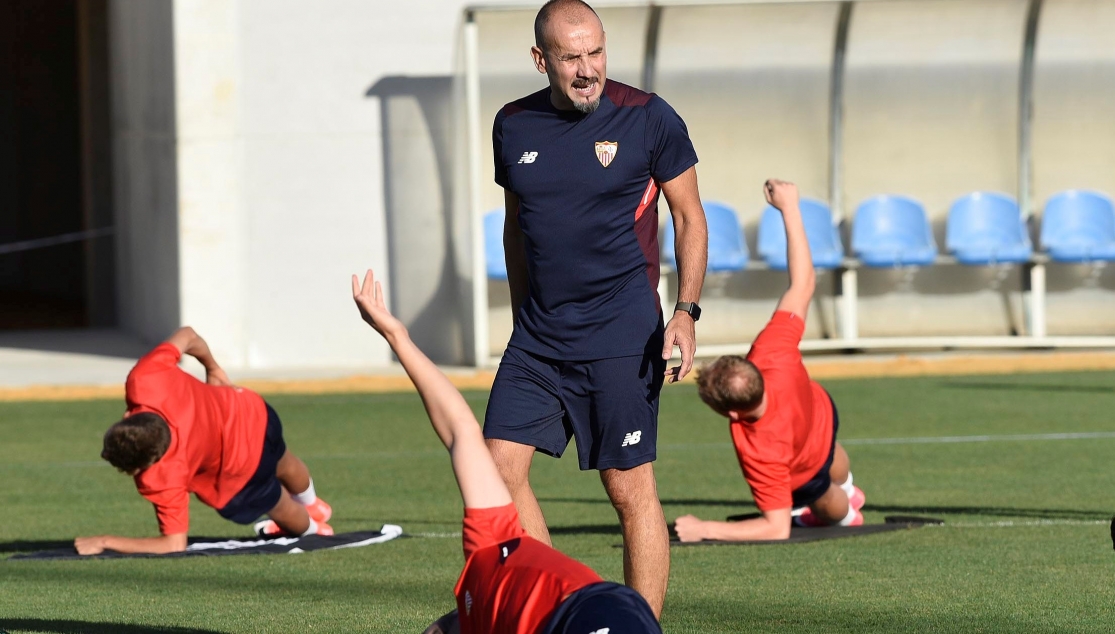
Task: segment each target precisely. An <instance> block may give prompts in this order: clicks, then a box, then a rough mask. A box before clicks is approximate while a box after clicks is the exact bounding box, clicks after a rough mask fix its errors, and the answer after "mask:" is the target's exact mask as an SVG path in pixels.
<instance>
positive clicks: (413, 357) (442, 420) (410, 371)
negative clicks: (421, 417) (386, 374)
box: [386, 331, 477, 447]
mask: <svg viewBox="0 0 1115 634" xmlns="http://www.w3.org/2000/svg"><path fill="white" fill-rule="evenodd" d="M386 339H387V343H388V344H389V345H390V346H391V349H392V350H394V352H395V355H396V356H397V357H398V358H399V363H400V364H402V366H403V369H404V370H406V373H407V375H408V376H409V377H410V380H411V382H413V383H414V387H416V388H417V389H418V394H419V396H421V397H422V403H423V404H424V405H425V406H426V413H427V414H428V415H429V417H430V422H431V423H432V424H433V427H434V431H436V432H437V435H438V437H439V438H441V441H442V443H443V444H445V446H446V447H452V445H453V441H454V438H455V436H456V435H457V431H458V428H460V427H461V426H463V425H469V426H471V427H474V428H475V427H477V422H476V417H475V415H474V414H473V413H472V409H471V408H470V407H469V406H468V403H467V402H466V401H465V399H464V397H463V396H461V393H460V392H458V391H457V388H456V387H454V386H453V384H452V383H450V382H449V378H448V377H446V376H445V374H444V373H443V372H442V371H441V370H440V369H439V368H438V367H437V366H436V365H434V362H433V361H430V359H429V357H427V356H426V355H425V354H424V353H423V352H422V351H421V350H420V349H419V348H418V346H417V345H415V343H414V342H413V341H412V340H411V339H410V335H409V334H408V333H406V332H405V331H404V332H401V333H391V334H389V335H387V336H386Z"/></svg>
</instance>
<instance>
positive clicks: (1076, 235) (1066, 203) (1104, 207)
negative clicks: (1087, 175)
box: [1041, 189, 1115, 262]
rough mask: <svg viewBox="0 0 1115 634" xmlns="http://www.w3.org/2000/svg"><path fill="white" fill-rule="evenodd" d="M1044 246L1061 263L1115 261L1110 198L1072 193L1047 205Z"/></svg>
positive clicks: (1114, 223) (1114, 213)
mask: <svg viewBox="0 0 1115 634" xmlns="http://www.w3.org/2000/svg"><path fill="white" fill-rule="evenodd" d="M1041 245H1042V247H1043V248H1045V250H1046V251H1048V252H1049V257H1051V258H1053V259H1054V260H1057V261H1058V262H1094V261H1098V260H1115V206H1113V205H1112V204H1111V199H1110V198H1108V197H1107V196H1105V195H1103V194H1100V193H1097V192H1090V191H1083V190H1075V189H1073V190H1069V191H1065V192H1061V193H1060V194H1057V195H1056V196H1054V197H1053V198H1050V199H1049V202H1047V203H1045V213H1043V214H1042V217H1041Z"/></svg>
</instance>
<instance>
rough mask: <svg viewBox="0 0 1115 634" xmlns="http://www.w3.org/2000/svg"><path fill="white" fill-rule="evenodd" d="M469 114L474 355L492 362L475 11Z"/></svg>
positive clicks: (468, 28) (468, 56) (467, 29)
mask: <svg viewBox="0 0 1115 634" xmlns="http://www.w3.org/2000/svg"><path fill="white" fill-rule="evenodd" d="M464 46H465V51H464V53H465V118H466V125H467V126H468V127H467V131H466V132H467V143H468V194H469V196H468V203H469V204H468V209H469V214H470V219H471V222H470V223H469V225H470V228H471V233H472V236H471V237H472V333H473V334H472V355H473V365H474V366H475V367H477V368H482V367H485V366H487V365H488V360H489V358H490V356H491V354H490V351H489V350H488V272H487V267H486V266H485V262H484V211H483V209H482V208H481V204H482V203H481V199H480V188H481V187H482V182H483V177H482V176H481V172H480V143H481V142H482V141H481V135H480V30H479V27H478V25H477V24H476V18H475V14H474V13H473V12H472V11H469V12H468V13H467V14H466V16H465V26H464Z"/></svg>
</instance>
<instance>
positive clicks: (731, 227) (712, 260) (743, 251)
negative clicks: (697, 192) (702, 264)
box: [662, 202, 750, 273]
mask: <svg viewBox="0 0 1115 634" xmlns="http://www.w3.org/2000/svg"><path fill="white" fill-rule="evenodd" d="M701 204H702V205H703V206H704V208H705V220H706V221H707V222H708V271H709V272H710V273H723V272H728V271H740V270H743V269H744V268H746V267H747V260H748V258H749V257H750V254H749V253H748V252H747V241H746V240H744V239H743V229H741V228H740V226H739V218H738V217H736V212H735V211H734V210H733V209H732V208H731V207H728V206H727V205H723V204H720V203H709V202H703V203H701ZM662 242H663V244H662V259H663V263H664V264H666V265H667V266H669V267H670V268H672V269H674V270H675V271H676V270H677V256H676V255H675V254H674V219H673V218H672V217H670V216H667V217H666V233H665V234H664V236H663V238H662Z"/></svg>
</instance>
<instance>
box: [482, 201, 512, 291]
mask: <svg viewBox="0 0 1115 634" xmlns="http://www.w3.org/2000/svg"><path fill="white" fill-rule="evenodd" d="M505 215H506V212H505V211H504V210H502V209H493V210H492V211H489V212H488V213H486V214H484V258H485V260H486V261H487V267H488V279H491V280H506V279H507V260H506V259H505V258H504V254H503V218H504V216H505Z"/></svg>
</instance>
